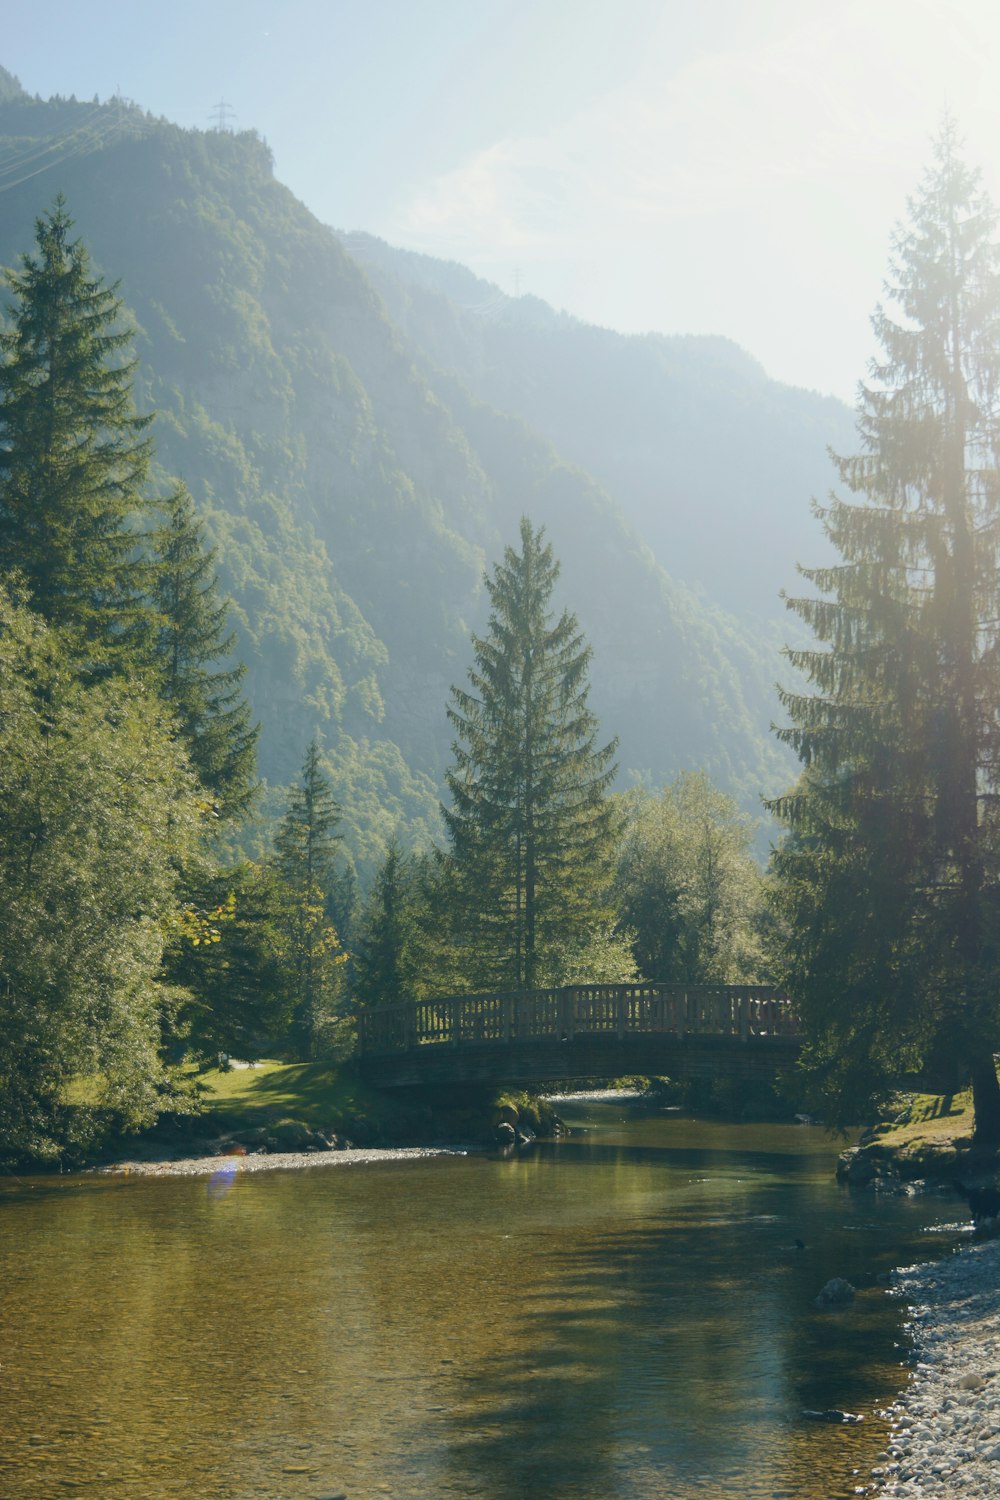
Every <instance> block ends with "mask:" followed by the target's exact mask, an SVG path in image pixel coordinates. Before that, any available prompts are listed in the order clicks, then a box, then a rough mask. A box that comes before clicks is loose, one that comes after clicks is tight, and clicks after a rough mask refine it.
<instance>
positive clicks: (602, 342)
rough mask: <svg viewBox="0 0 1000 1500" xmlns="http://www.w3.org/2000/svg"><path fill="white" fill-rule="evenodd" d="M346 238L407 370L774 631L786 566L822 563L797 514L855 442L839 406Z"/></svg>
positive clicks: (674, 567)
mask: <svg viewBox="0 0 1000 1500" xmlns="http://www.w3.org/2000/svg"><path fill="white" fill-rule="evenodd" d="M343 241H344V244H345V245H347V247H348V248H349V250H350V252H351V254H352V255H353V256H355V258H356V259H357V260H359V261H361V263H362V264H363V265H364V266H365V267H366V269H367V270H368V273H369V275H370V276H371V278H372V280H373V281H374V282H375V285H376V286H377V287H378V289H379V291H380V292H381V293H382V295H383V297H384V298H385V301H386V305H387V307H388V309H389V312H390V315H391V316H392V318H393V320H394V321H395V323H396V325H397V327H399V328H400V329H402V330H403V331H404V332H405V333H406V335H407V337H408V338H409V340H410V342H411V346H412V348H413V349H414V351H415V353H416V354H417V355H418V357H423V359H424V360H425V361H428V362H431V363H432V364H433V365H436V366H437V367H438V368H439V369H441V370H443V371H447V372H450V373H451V374H453V375H456V376H457V377H458V378H459V379H461V380H462V381H463V382H464V383H465V384H466V385H467V386H468V387H469V389H470V390H472V391H474V392H475V393H476V395H477V396H478V397H479V399H481V400H483V401H487V402H490V403H492V404H493V405H495V406H498V407H501V408H502V409H504V410H509V411H513V412H517V413H519V414H520V415H521V416H523V417H524V418H525V419H526V420H527V421H529V422H530V423H531V424H532V426H534V427H535V428H536V429H538V430H539V431H540V432H543V433H545V435H546V436H547V437H548V438H549V440H550V441H551V442H552V443H554V444H555V446H556V448H558V450H559V452H560V453H562V454H564V455H565V456H566V457H567V458H569V459H570V460H572V461H573V462H574V463H577V464H579V465H581V466H582V467H583V468H585V469H586V470H587V471H588V473H590V474H593V475H594V476H595V478H597V479H598V480H599V481H600V482H601V484H603V485H604V486H605V487H606V488H607V490H608V491H609V492H610V493H611V494H613V495H614V496H615V497H616V499H618V500H619V502H620V503H621V506H622V510H623V512H624V513H625V515H626V516H627V518H628V519H629V520H630V521H631V522H632V524H633V525H634V526H635V527H636V529H637V530H638V531H639V533H640V535H641V536H642V537H643V539H644V541H646V542H647V543H648V544H649V546H650V547H651V548H652V550H653V552H654V553H655V555H656V559H657V561H658V562H659V563H660V564H661V565H662V566H663V567H664V568H666V569H667V571H668V572H669V573H670V575H671V576H672V577H673V578H676V579H679V580H681V581H683V582H685V583H689V584H693V585H694V586H696V587H697V588H698V589H699V590H700V591H703V592H704V593H705V594H707V596H708V597H709V598H710V599H712V600H714V601H715V602H716V603H718V604H719V605H721V606H722V607H723V608H724V609H725V610H727V611H729V612H732V613H736V614H738V615H739V616H741V617H747V616H756V617H758V618H759V617H764V618H773V617H774V616H775V613H776V611H777V608H778V593H779V591H780V590H781V589H782V588H786V587H787V586H788V585H789V583H790V582H791V580H792V579H793V578H794V576H795V565H796V563H799V562H801V563H809V562H816V561H817V560H818V559H819V554H820V553H821V552H822V555H823V556H825V555H826V554H825V551H823V549H824V547H825V543H824V539H823V538H822V536H821V535H820V533H819V530H818V528H817V527H816V525H815V523H814V521H813V518H812V516H811V514H810V511H809V507H808V505H807V504H806V503H804V502H805V501H806V500H807V499H808V497H809V496H810V495H814V496H816V497H817V498H818V499H825V498H826V492H827V490H828V489H829V487H830V485H831V483H832V480H833V467H832V465H831V464H829V463H828V462H827V461H826V457H825V454H826V449H827V447H828V446H830V447H832V448H834V449H835V451H837V452H848V451H850V449H851V447H852V445H853V442H854V417H853V414H852V413H851V412H850V411H849V410H848V408H847V407H846V406H844V405H843V404H842V403H841V402H839V401H837V400H835V399H834V398H833V397H823V396H819V395H817V394H816V393H815V392H813V391H804V390H797V389H795V388H794V387H791V386H783V385H780V384H779V383H778V382H777V381H774V380H771V379H769V378H768V376H767V375H766V374H765V372H764V370H763V369H762V367H761V366H760V365H759V364H758V363H757V361H756V360H755V359H753V358H751V356H750V355H749V354H747V353H746V352H745V351H744V350H742V349H740V348H739V347H738V345H736V344H734V343H732V342H730V340H728V339H725V338H712V337H705V336H702V337H695V336H690V337H683V336H674V337H669V338H668V337H665V336H663V335H661V334H645V335H643V336H631V337H630V336H626V335H623V334H620V333H616V332H614V331H613V330H612V329H609V328H595V327H593V326H591V325H588V324H586V323H581V322H580V321H579V320H578V319H576V318H573V317H570V316H569V315H568V314H566V313H557V312H554V311H553V309H552V308H551V307H549V306H547V304H546V303H544V302H541V301H539V299H538V298H537V297H530V296H520V297H508V296H505V295H504V293H503V292H502V291H501V290H500V288H499V287H496V286H493V285H491V284H490V283H489V282H486V281H482V280H480V279H479V278H478V277H476V276H474V275H473V274H472V272H470V271H469V270H467V269H466V268H465V267H464V266H459V265H455V264H452V263H449V262H446V261H440V260H434V259H432V258H431V257H430V256H426V255H417V254H415V253H414V252H412V251H407V250H399V249H396V248H395V247H393V246H391V245H387V244H386V243H385V242H384V241H383V240H379V239H376V238H375V237H374V236H373V235H369V234H362V233H353V234H347V235H344V236H343ZM678 296H679V297H681V296H682V290H681V289H678ZM431 363H429V364H428V369H431ZM430 378H432V379H433V378H434V377H433V371H432V370H431V377H430Z"/></svg>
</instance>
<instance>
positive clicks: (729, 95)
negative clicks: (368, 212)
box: [380, 0, 1000, 373]
mask: <svg viewBox="0 0 1000 1500" xmlns="http://www.w3.org/2000/svg"><path fill="white" fill-rule="evenodd" d="M784 15H785V22H784V24H783V25H778V26H774V27H773V28H772V31H771V34H769V35H761V36H759V37H758V38H757V39H755V40H753V41H752V42H751V43H750V44H749V45H742V44H737V43H736V42H732V43H728V44H727V42H726V41H725V40H720V41H719V42H718V43H716V44H715V45H712V46H709V47H705V48H703V49H702V51H701V52H700V53H699V54H697V55H695V56H694V57H693V58H691V59H690V60H689V61H688V62H687V63H686V64H685V65H683V66H681V67H679V68H678V67H676V66H675V65H674V64H673V63H672V59H671V23H670V17H669V16H665V17H664V18H663V20H662V24H661V25H660V26H659V27H658V28H657V29H655V30H654V31H652V32H651V33H650V36H649V45H648V47H647V49H646V54H645V56H643V57H642V58H637V60H636V66H635V69H634V72H633V74H632V77H631V78H630V79H629V80H628V82H627V84H625V85H624V86H622V87H620V88H617V89H615V90H614V91H613V92H609V93H606V94H604V95H603V96H601V97H598V98H594V99H592V100H591V101H590V102H589V104H588V105H587V106H586V107H585V108H582V109H577V110H576V111H575V112H574V113H573V114H571V115H569V116H567V117H565V118H563V119H562V120H560V121H559V122H558V123H557V124H556V125H554V126H552V127H551V128H549V129H548V130H546V131H544V132H538V133H535V134H516V133H510V134H508V135H506V136H505V137H503V138H502V139H498V140H497V141H495V142H494V143H493V144H492V145H490V146H489V147H488V148H486V149H484V150H481V151H479V152H478V153H476V154H474V155H472V156H470V157H469V158H468V159H466V160H465V161H463V162H461V163H460V164H459V165H458V166H456V167H455V168H454V169H453V170H451V171H449V172H447V173H445V174H443V175H441V176H439V177H437V178H436V179H434V180H431V181H428V182H425V183H423V184H422V185H420V186H418V187H417V188H415V189H414V190H413V191H412V192H411V194H410V196H409V197H408V199H406V200H405V201H404V202H403V203H402V204H401V205H400V206H399V207H398V209H397V211H396V213H395V214H394V216H393V217H392V219H391V221H390V222H388V223H386V224H384V225H383V226H382V228H381V231H380V232H382V233H385V234H386V235H387V237H388V238H390V239H394V240H396V241H397V242H402V243H405V244H407V245H410V246H412V247H414V248H417V249H423V250H426V251H427V252H428V253H432V254H438V255H441V254H445V255H448V256H451V257H454V258H459V259H462V260H465V261H467V262H468V263H470V264H472V265H473V266H474V267H476V268H478V269H481V270H484V271H486V273H487V274H489V272H490V270H494V269H495V268H496V267H498V266H501V265H503V264H505V263H506V264H510V265H513V264H515V263H516V264H518V265H520V266H521V267H522V268H524V269H525V270H526V272H527V280H528V282H529V284H531V283H532V282H533V289H534V287H535V286H539V287H540V289H542V294H543V295H550V297H551V295H552V294H551V288H552V287H553V286H555V285H562V286H564V287H565V292H564V294H563V295H562V297H560V296H559V295H558V294H557V295H556V296H555V297H554V298H553V300H556V301H557V302H559V301H562V303H563V304H564V305H568V306H570V307H573V308H574V310H578V311H580V312H581V313H583V314H584V315H585V316H590V317H594V318H596V319H597V320H598V321H605V322H610V323H612V324H613V325H615V326H619V327H632V328H635V327H638V326H643V324H642V314H640V313H639V312H638V311H637V310H636V309H635V308H634V307H633V308H632V310H631V311H630V310H629V305H628V303H629V299H630V298H631V299H632V300H633V302H634V301H635V299H637V298H639V297H642V296H643V295H645V298H646V314H645V316H646V319H647V321H646V323H645V326H650V322H649V317H650V310H651V309H655V310H654V312H653V317H654V319H655V318H656V317H657V316H658V315H659V317H660V319H661V321H660V322H659V324H658V325H656V326H664V323H663V321H662V319H663V318H664V317H665V316H668V314H667V313H666V311H665V309H664V308H663V307H662V305H661V306H660V307H659V308H658V309H656V303H655V298H654V297H651V296H650V295H649V293H648V291H647V292H645V294H644V292H643V288H642V287H641V286H640V285H638V284H636V285H634V286H632V287H631V288H629V287H628V286H626V285H625V284H624V283H625V282H626V281H627V279H628V278H627V276H623V274H622V270H621V266H622V260H623V257H624V258H625V259H626V260H628V261H629V263H630V264H632V265H634V266H635V267H636V268H638V267H639V266H640V265H641V266H643V267H645V268H647V269H649V268H652V267H655V265H656V264H659V265H660V266H661V267H662V268H663V271H662V274H663V276H664V277H665V278H668V277H669V276H670V274H671V272H673V273H674V274H675V275H677V276H683V277H685V278H686V279H687V281H688V284H689V285H690V286H691V288H692V294H691V298H690V299H689V303H688V306H689V309H690V312H691V313H692V314H693V316H694V319H695V323H694V326H696V327H698V326H701V325H702V321H703V319H704V318H706V317H707V318H709V319H711V317H712V312H711V308H710V305H709V302H708V297H709V291H708V290H707V289H706V288H704V287H702V288H698V287H697V286H696V283H697V281H698V277H699V266H701V267H702V269H703V271H704V279H706V280H707V279H708V278H709V277H712V278H713V279H714V281H715V287H714V289H712V291H711V295H712V296H713V297H714V298H715V302H714V306H715V307H716V308H717V309H718V311H717V313H716V321H715V322H714V323H712V322H711V321H710V322H709V323H708V324H707V325H706V326H708V327H714V328H716V329H717V328H719V327H720V326H721V327H722V328H725V329H727V330H728V329H733V330H734V332H736V336H739V332H738V331H737V330H738V328H739V326H740V325H739V319H740V318H741V317H742V326H743V330H744V332H745V334H746V336H747V337H752V336H754V333H755V329H754V327H753V325H752V323H748V321H747V316H746V314H745V310H744V312H743V313H741V312H740V304H739V299H740V298H742V301H743V304H744V305H745V304H746V303H747V302H748V300H754V299H756V300H757V301H758V302H768V301H769V302H771V303H772V304H773V305H774V306H778V305H780V303H781V298H782V290H783V289H787V288H789V287H791V286H793V285H794V284H795V283H796V282H797V281H798V282H799V283H800V284H801V285H802V287H803V289H805V287H806V285H807V283H808V281H809V278H810V275H811V277H812V279H813V280H814V281H815V282H816V284H817V285H818V286H824V285H825V286H826V287H827V288H829V287H830V286H831V285H832V286H835V287H840V286H841V285H842V287H843V294H844V296H845V297H855V296H860V297H861V299H862V300H861V302H860V306H861V307H865V308H867V307H869V306H870V305H871V303H872V301H873V300H874V295H875V294H876V293H877V287H878V277H879V276H880V274H881V268H882V266H883V265H884V257H885V249H886V246H887V237H888V232H889V228H890V226H891V224H892V222H893V221H894V220H895V219H897V218H898V217H899V216H900V215H901V213H902V212H903V209H904V205H905V195H906V193H907V192H908V191H911V190H912V188H913V187H914V186H915V183H916V179H917V177H918V175H919V171H920V168H921V166H922V164H923V163H924V162H925V160H926V158H927V154H928V140H929V137H930V136H931V135H932V134H933V131H934V129H935V128H936V125H937V123H938V121H939V120H940V117H941V115H942V112H943V110H944V108H945V107H946V105H947V104H949V103H950V104H951V105H952V106H953V107H954V108H955V110H956V112H957V113H959V115H960V117H961V122H962V123H963V125H966V126H971V127H973V128H971V129H970V130H969V136H970V153H971V154H973V155H974V153H975V150H976V146H977V145H978V144H979V143H980V142H983V143H989V155H990V157H993V156H995V155H996V154H997V152H996V147H997V144H998V135H1000V132H998V130H997V128H996V127H997V122H998V118H1000V117H998V114H997V106H996V104H995V102H994V99H995V93H996V90H995V78H996V76H997V71H998V70H997V62H998V52H1000V45H998V42H1000V27H998V22H997V21H996V20H995V19H994V17H993V13H992V10H991V9H990V6H989V5H988V4H987V3H986V0H957V3H954V4H952V5H950V6H948V7H942V6H940V5H938V4H935V3H933V0H926V3H922V0H880V3H878V4H876V5H871V4H870V3H869V0H864V3H862V0H847V3H841V4H839V5H837V6H830V5H829V4H820V3H815V0H814V3H807V4H803V5H799V6H798V7H796V8H795V9H794V10H792V11H787V12H785V13H784ZM788 17H792V19H791V20H790V21H789V20H788ZM772 20H773V15H772ZM720 241H721V242H722V243H723V244H724V246H725V254H724V255H723V254H722V253H721V252H720V248H719V242H720ZM726 257H728V261H727V260H726ZM581 264H583V265H585V267H586V268H587V269H586V274H585V275H584V274H583V273H582V272H581V270H580V266H581ZM560 266H564V267H565V268H566V270H565V273H564V278H563V281H562V282H561V283H560V282H559V281H558V278H557V274H556V273H557V270H558V268H559V267H560ZM862 266H863V267H864V278H865V280H864V282H863V283H862V289H861V291H860V292H859V291H858V287H857V285H856V284H852V281H851V277H852V274H853V271H852V268H854V270H857V272H858V275H859V277H860V275H861V268H862ZM804 267H809V268H811V270H810V271H806V270H804V269H803V268H804ZM546 268H548V269H546ZM602 268H603V269H602ZM727 270H728V274H729V276H730V277H731V278H732V280H733V282H734V285H733V286H732V287H730V288H727V289H725V290H723V291H720V289H719V281H720V279H721V278H723V277H724V276H725V275H726V274H727ZM581 277H582V278H583V280H584V281H585V282H586V286H587V287H588V288H589V289H590V293H591V294H592V295H589V301H588V294H587V293H586V290H584V292H583V294H582V300H581ZM769 278H770V280H769ZM595 289H597V290H600V289H603V290H604V292H606V294H607V301H606V303H605V304H604V305H601V301H600V297H599V296H598V295H596V291H595ZM726 296H732V298H733V303H732V312H730V311H729V310H728V309H727V308H726V306H725V302H724V299H725V297H726ZM828 300H829V296H828ZM832 315H834V316H835V313H834V314H832ZM772 321H773V317H772ZM762 336H763V335H762ZM754 352H757V353H760V354H761V355H762V356H765V355H766V351H765V350H763V349H762V348H761V346H760V344H758V345H757V346H756V347H755V348H754ZM854 368H855V371H856V373H860V369H861V362H860V360H858V359H856V360H855V363H854Z"/></svg>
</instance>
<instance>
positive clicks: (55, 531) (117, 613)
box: [0, 198, 151, 666]
mask: <svg viewBox="0 0 1000 1500" xmlns="http://www.w3.org/2000/svg"><path fill="white" fill-rule="evenodd" d="M72 223H73V221H72V220H71V219H70V217H69V215H68V214H67V212H66V208H65V204H64V202H63V200H62V199H61V198H57V199H56V201H55V204H54V206H53V208H52V209H51V210H50V211H49V212H48V213H47V214H45V215H44V216H43V217H42V218H40V219H38V220H37V221H36V244H37V249H36V252H35V253H34V254H26V255H24V256H22V258H21V268H20V270H17V271H7V272H6V273H5V279H6V282H7V286H8V288H9V290H10V293H11V294H12V302H11V305H10V307H9V309H8V321H7V326H6V327H5V328H4V329H3V330H2V331H0V356H2V358H0V572H3V573H10V572H12V571H13V570H14V569H17V570H18V571H19V572H20V573H21V574H22V575H23V577H24V579H25V581H26V584H27V587H28V589H29V592H30V599H31V607H32V609H33V610H35V611H36V612H37V613H38V614H40V615H41V616H42V617H43V618H44V619H46V620H47V621H49V622H50V623H51V624H54V625H57V626H61V627H63V628H64V629H66V630H68V631H70V632H71V633H72V636H73V638H74V639H75V640H76V641H78V642H79V649H80V650H81V652H83V653H84V657H85V660H87V661H89V662H90V663H91V664H92V665H93V666H100V665H101V664H102V663H104V664H105V665H106V664H107V663H109V662H110V661H112V660H116V659H117V660H120V659H121V658H122V656H123V654H125V653H128V652H133V653H134V652H135V651H137V650H139V649H140V646H141V643H142V642H143V641H145V644H146V647H147V648H148V639H147V637H146V632H147V630H148V612H147V610H146V607H145V603H144V593H145V589H146V584H147V577H146V571H145V564H144V563H143V561H142V559H141V558H140V556H139V555H138V553H137V548H136V536H135V534H134V518H135V517H136V516H137V515H138V514H139V513H140V512H141V510H142V508H143V497H142V491H143V486H144V484H145V482H146V478H147V473H148V468H149V459H150V440H149V438H148V437H147V436H145V435H144V434H145V431H146V428H147V426H148V424H149V422H150V420H151V418H150V417H148V416H142V417H140V416H137V415H136V413H135V409H134V406H133V402H132V376H133V373H134V370H135V360H128V359H127V358H125V357H124V350H125V349H126V347H127V345H128V344H129V342H130V340H131V333H130V331H129V330H128V329H127V328H125V327H123V326H122V303H121V300H120V298H119V297H118V296H117V295H116V288H115V287H114V286H110V287H109V286H105V284H104V283H103V281H102V280H101V279H100V278H99V277H95V276H94V275H93V274H92V273H91V269H90V261H89V257H88V255H87V251H86V249H85V248H84V246H83V245H82V244H81V242H80V241H79V240H72V239H71V238H70V231H71V228H72Z"/></svg>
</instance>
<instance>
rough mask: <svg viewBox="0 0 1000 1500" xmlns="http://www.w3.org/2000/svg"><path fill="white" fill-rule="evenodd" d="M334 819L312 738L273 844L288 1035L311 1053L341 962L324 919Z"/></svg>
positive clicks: (328, 1026) (331, 877)
mask: <svg viewBox="0 0 1000 1500" xmlns="http://www.w3.org/2000/svg"><path fill="white" fill-rule="evenodd" d="M340 818H341V812H340V806H339V804H338V803H337V801H336V799H335V797H334V795H333V791H332V789H331V787H330V782H329V780H328V779H327V777H326V776H325V775H324V773H323V769H322V767H321V765H320V751H319V746H318V744H317V743H316V741H315V740H313V741H312V742H311V743H310V745H309V749H308V750H307V751H306V758H305V761H304V763H303V766H302V773H301V777H300V780H299V781H298V782H296V783H295V785H294V786H293V787H292V789H291V792H290V795H289V799H288V809H287V811H286V813H285V816H284V818H283V819H282V822H281V824H280V826H279V828H278V832H277V834H276V836H275V840H274V843H275V853H276V864H277V868H278V871H279V873H280V875H281V877H282V880H283V881H284V883H285V887H286V891H287V898H288V905H287V916H286V926H287V932H288V940H289V951H290V957H291V963H292V967H293V970H294V973H295V983H296V990H297V994H298V1003H297V1005H296V1008H295V1023H294V1027H293V1033H294V1040H295V1041H296V1043H297V1045H298V1046H299V1047H300V1048H301V1049H304V1050H309V1051H311V1052H314V1053H315V1052H316V1051H318V1050H321V1049H322V1046H323V1040H322V1039H323V1038H324V1037H325V1036H327V1035H328V1034H329V1033H330V1032H331V1030H332V1029H333V1028H334V1027H335V1016H336V1010H337V1005H338V1001H339V998H340V972H339V971H340V967H341V965H342V964H343V963H344V962H345V961H346V955H345V954H344V952H343V949H342V947H341V944H340V939H339V937H338V936H337V931H336V928H335V927H334V925H333V922H332V920H331V918H330V893H331V892H332V890H333V889H334V887H335V885H336V879H337V871H336V858H337V852H338V849H339V846H340V842H341V838H340V834H338V833H337V832H336V829H337V827H338V825H339V823H340Z"/></svg>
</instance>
